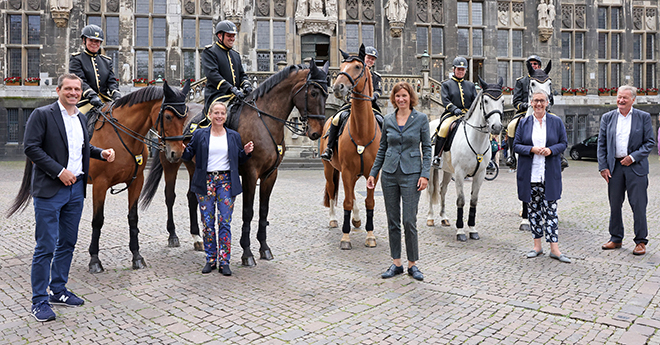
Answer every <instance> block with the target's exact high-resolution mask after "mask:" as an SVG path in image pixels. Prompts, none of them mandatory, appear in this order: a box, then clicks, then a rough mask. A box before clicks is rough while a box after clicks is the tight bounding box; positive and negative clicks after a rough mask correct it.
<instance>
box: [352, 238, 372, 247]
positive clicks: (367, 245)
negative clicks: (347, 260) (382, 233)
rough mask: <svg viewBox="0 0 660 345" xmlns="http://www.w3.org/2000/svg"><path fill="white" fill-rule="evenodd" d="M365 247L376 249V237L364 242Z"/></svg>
mask: <svg viewBox="0 0 660 345" xmlns="http://www.w3.org/2000/svg"><path fill="white" fill-rule="evenodd" d="M349 243H350V242H349ZM364 246H365V247H367V248H376V238H375V237H367V240H366V241H364Z"/></svg>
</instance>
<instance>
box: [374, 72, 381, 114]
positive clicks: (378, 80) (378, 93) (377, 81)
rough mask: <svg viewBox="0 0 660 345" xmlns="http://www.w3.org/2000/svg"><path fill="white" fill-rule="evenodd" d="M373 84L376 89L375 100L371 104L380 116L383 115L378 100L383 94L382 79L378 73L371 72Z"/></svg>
mask: <svg viewBox="0 0 660 345" xmlns="http://www.w3.org/2000/svg"><path fill="white" fill-rule="evenodd" d="M371 84H372V85H373V87H374V97H375V100H373V101H372V102H371V108H373V110H374V111H377V112H378V113H379V114H380V113H381V111H380V106H379V105H378V99H379V98H380V96H381V95H382V94H383V89H382V87H383V86H382V79H381V77H380V74H378V72H376V71H374V70H371Z"/></svg>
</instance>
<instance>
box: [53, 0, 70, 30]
mask: <svg viewBox="0 0 660 345" xmlns="http://www.w3.org/2000/svg"><path fill="white" fill-rule="evenodd" d="M49 2H50V14H51V16H52V17H53V21H54V22H55V25H57V27H58V28H65V27H66V26H67V24H68V23H69V12H71V9H72V8H73V0H50V1H49Z"/></svg>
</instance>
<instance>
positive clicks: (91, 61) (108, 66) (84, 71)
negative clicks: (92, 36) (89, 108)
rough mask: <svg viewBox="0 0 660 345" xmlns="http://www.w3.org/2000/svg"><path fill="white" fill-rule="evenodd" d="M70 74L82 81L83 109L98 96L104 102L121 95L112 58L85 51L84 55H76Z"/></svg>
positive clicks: (73, 57)
mask: <svg viewBox="0 0 660 345" xmlns="http://www.w3.org/2000/svg"><path fill="white" fill-rule="evenodd" d="M69 73H73V74H75V75H77V76H78V77H80V79H82V91H83V94H82V99H81V100H80V102H79V103H78V107H81V106H83V105H85V104H87V103H89V100H90V99H91V98H92V97H94V96H95V95H98V96H99V98H101V100H102V101H104V102H108V101H111V100H112V98H113V95H114V94H115V93H117V95H119V83H117V79H116V78H115V73H114V72H113V71H112V58H111V57H109V56H107V55H103V54H100V53H96V54H94V53H90V52H89V51H88V50H87V49H85V50H84V51H83V52H82V53H81V52H78V53H74V54H72V55H71V59H70V61H69Z"/></svg>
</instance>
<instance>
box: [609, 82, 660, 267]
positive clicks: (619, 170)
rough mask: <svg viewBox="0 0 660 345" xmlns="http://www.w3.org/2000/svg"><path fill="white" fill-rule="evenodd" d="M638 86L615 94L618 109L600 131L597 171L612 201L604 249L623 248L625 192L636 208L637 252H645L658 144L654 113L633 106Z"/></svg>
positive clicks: (633, 209)
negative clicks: (651, 171)
mask: <svg viewBox="0 0 660 345" xmlns="http://www.w3.org/2000/svg"><path fill="white" fill-rule="evenodd" d="M636 95H637V89H636V88H634V87H632V86H627V85H626V86H622V87H620V88H619V92H618V94H617V97H616V104H617V107H618V109H617V110H612V111H610V112H608V113H605V114H604V115H603V117H602V118H601V120H600V132H599V133H598V170H599V171H600V175H601V176H602V177H603V178H604V179H605V181H606V182H607V193H608V196H609V200H610V226H609V230H610V240H609V241H608V242H607V243H605V244H604V245H603V246H602V248H603V249H605V250H608V249H615V248H621V243H622V241H623V235H624V231H623V218H622V216H621V207H622V206H623V200H624V198H625V194H626V192H628V202H629V203H630V207H631V208H632V211H633V219H634V229H635V239H634V241H635V244H636V245H635V249H634V250H633V254H634V255H644V254H646V244H647V243H648V240H647V239H646V237H647V235H648V228H647V224H646V205H647V203H648V196H647V188H648V185H649V181H648V174H649V161H648V155H649V153H650V152H651V149H652V148H653V146H654V145H655V140H654V138H653V125H652V123H651V115H650V114H649V113H647V112H644V111H641V110H637V109H634V108H633V107H632V106H633V103H635V97H636Z"/></svg>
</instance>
